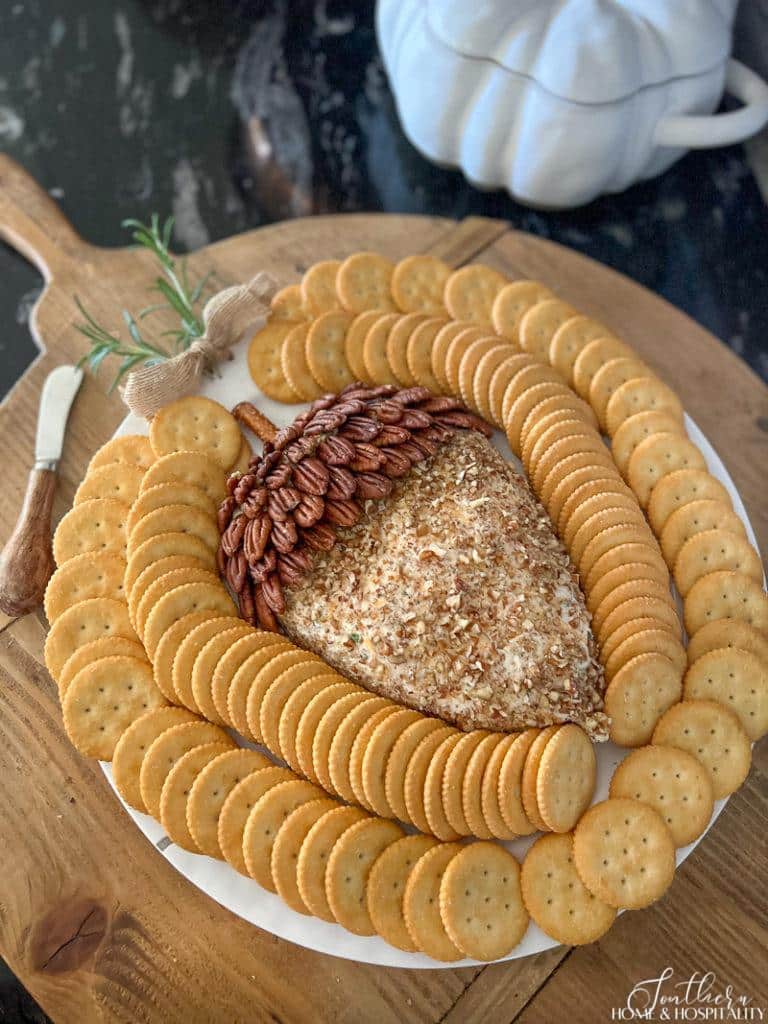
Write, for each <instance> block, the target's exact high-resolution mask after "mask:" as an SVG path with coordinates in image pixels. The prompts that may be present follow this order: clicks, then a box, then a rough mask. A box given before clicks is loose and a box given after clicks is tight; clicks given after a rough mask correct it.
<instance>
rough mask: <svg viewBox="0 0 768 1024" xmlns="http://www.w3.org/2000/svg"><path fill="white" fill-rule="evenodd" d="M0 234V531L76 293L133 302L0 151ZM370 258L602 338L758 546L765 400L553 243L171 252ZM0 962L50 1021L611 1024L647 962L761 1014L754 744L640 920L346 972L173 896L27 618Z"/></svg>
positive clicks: (63, 346)
mask: <svg viewBox="0 0 768 1024" xmlns="http://www.w3.org/2000/svg"><path fill="white" fill-rule="evenodd" d="M0 234H2V235H3V237H5V238H6V239H7V240H9V241H11V242H12V243H13V244H15V245H16V246H17V247H18V248H20V249H21V250H22V251H24V252H25V253H26V254H27V255H28V256H29V257H30V258H32V259H33V260H34V261H35V262H36V263H37V264H38V265H39V266H40V267H41V269H42V270H43V271H44V273H45V275H46V278H47V281H48V284H47V288H46V291H45V293H44V295H43V298H42V300H41V302H40V304H39V305H38V307H37V308H36V310H35V315H34V318H33V329H34V330H35V332H36V334H37V335H38V338H39V340H40V341H41V343H42V344H43V345H44V346H45V349H46V351H45V353H44V354H43V355H42V356H41V357H40V359H39V360H38V361H37V362H36V363H35V364H34V365H33V366H32V367H31V368H30V370H29V371H28V373H27V374H26V375H25V376H24V378H23V379H22V380H21V381H20V382H19V384H18V385H17V386H16V388H15V389H14V391H13V392H12V394H11V395H10V397H9V398H8V399H7V400H6V402H5V403H4V404H3V406H2V407H0V436H1V437H2V439H3V501H2V505H1V506H0V540H2V541H4V540H5V539H6V538H7V536H8V534H9V533H10V530H11V527H12V525H13V521H14V519H15V516H16V512H17V509H18V505H19V502H20V500H21V497H22V494H23V488H24V484H25V480H26V474H27V470H28V467H29V465H30V463H31V460H32V450H33V444H34V429H35V420H36V413H37V402H38V396H39V391H40V386H41V383H42V380H43V378H44V376H45V374H46V373H47V372H48V371H49V370H50V369H51V367H52V366H54V365H56V364H57V363H60V362H63V361H73V360H75V359H77V358H78V357H79V356H80V355H81V354H82V353H83V350H84V339H83V338H82V336H81V335H79V334H78V333H77V332H76V331H75V330H73V327H72V324H73V322H74V321H75V320H76V319H77V314H76V310H75V306H74V303H73V295H74V294H78V295H79V296H80V297H81V298H82V299H83V300H84V301H85V302H86V305H87V306H88V308H89V309H90V310H91V311H92V312H93V313H95V314H96V316H97V317H98V318H99V319H100V320H102V321H104V322H107V323H111V324H114V325H115V326H117V325H118V324H119V322H120V320H119V311H120V309H121V308H122V307H124V306H126V307H127V308H129V309H132V310H137V309H139V308H141V307H142V306H143V305H145V304H146V292H147V288H148V287H149V284H150V279H151V277H152V276H153V268H152V266H151V264H150V263H149V262H148V260H147V259H146V258H145V256H144V255H143V254H137V253H135V252H128V251H127V250H120V251H105V250H99V249H95V248H93V247H91V246H89V245H87V244H86V243H85V242H83V241H82V240H81V239H80V238H78V237H77V235H76V234H75V233H74V232H73V231H72V229H71V228H70V227H69V225H67V224H66V223H65V222H64V221H63V219H62V217H61V215H60V213H59V211H58V210H57V208H56V207H55V206H54V204H53V203H52V202H51V200H50V199H49V198H48V197H47V196H46V195H45V194H44V193H42V192H41V191H40V190H38V189H37V188H36V186H34V183H32V182H31V181H30V180H29V179H28V178H27V177H26V176H25V175H24V174H23V172H21V171H20V169H19V168H17V167H16V166H15V165H13V164H11V163H10V162H9V161H7V160H5V159H4V158H0ZM361 248H375V249H378V250H379V251H381V252H383V253H385V254H386V255H388V256H390V257H392V258H399V257H402V256H404V255H406V254H408V253H411V252H416V251H422V250H423V251H430V252H433V253H435V254H436V255H439V256H442V257H443V258H444V259H447V260H448V261H449V262H451V263H452V264H455V265H459V264H462V263H465V262H470V261H473V260H480V261H482V262H485V263H488V264H490V265H491V266H494V267H497V268H498V269H499V270H501V271H503V272H505V273H507V274H509V275H510V276H511V277H520V276H525V277H536V278H539V279H541V280H543V281H545V282H546V283H547V284H549V285H550V286H551V287H553V288H554V289H556V290H557V292H558V293H559V294H560V295H562V296H563V297H564V298H565V299H567V300H569V301H570V302H572V303H573V304H574V305H575V306H576V307H578V308H579V309H581V310H583V311H584V312H586V313H588V314H591V315H593V316H596V317H598V318H600V319H602V320H604V321H606V323H608V324H609V325H610V326H611V327H612V328H613V329H614V330H615V331H616V332H617V333H618V334H620V335H621V336H622V337H625V338H626V340H627V341H629V342H630V343H631V344H633V345H634V346H636V348H637V349H638V350H639V351H640V352H641V353H642V354H643V356H644V357H645V358H647V359H648V360H649V361H650V362H651V363H652V364H653V365H654V366H655V367H656V368H657V369H658V370H659V372H660V373H661V374H662V376H663V377H664V378H665V379H666V380H668V381H669V383H670V384H672V385H673V386H674V387H675V388H676V389H677V390H678V392H679V393H680V395H681V396H682V399H683V401H684V403H685V407H686V409H687V410H688V412H689V413H690V414H691V415H692V416H693V417H694V419H695V420H696V421H697V422H698V424H699V425H700V426H701V428H702V429H703V430H704V432H705V433H706V435H707V436H708V437H709V439H710V440H711V441H712V443H713V444H714V445H715V447H716V448H717V450H718V452H719V453H720V455H721V456H722V457H723V459H724V461H725V463H726V465H727V466H728V469H729V470H730V472H731V474H732V475H733V478H734V480H735V482H736V485H737V487H738V488H739V491H740V492H741V495H742V497H743V498H744V501H745V504H746V506H747V509H748V512H749V515H750V517H751V520H752V523H753V525H754V527H755V530H756V532H757V535H758V540H759V542H760V545H761V547H762V550H763V551H765V550H766V543H768V508H767V507H766V505H767V504H768V503H767V502H766V498H768V489H767V488H766V483H765V479H766V467H768V391H767V390H766V388H765V387H764V385H763V384H762V383H761V382H760V381H759V380H758V379H757V377H755V376H754V375H753V374H752V373H751V371H750V370H749V369H747V367H746V366H745V365H744V364H743V363H742V362H741V361H740V360H739V359H738V358H737V357H736V356H735V355H734V354H733V353H732V352H730V351H729V350H728V349H727V348H726V347H725V346H724V345H722V344H721V343H720V342H719V341H717V340H716V339H715V338H713V337H712V336H711V335H710V334H708V333H707V332H706V331H704V330H703V329H702V328H700V327H699V326H697V325H696V324H695V323H694V322H693V321H692V320H690V319H689V318H688V317H686V316H684V315H683V314H682V313H680V312H678V311H677V310H676V309H674V308H673V307H671V306H670V305H668V304H667V303H666V302H664V301H662V300H661V299H659V298H657V297H655V296H653V295H651V294H650V293H649V292H647V291H646V290H644V289H643V288H641V287H639V286H638V285H636V284H633V283H632V282H630V281H629V280H627V279H626V278H624V277H622V276H620V275H618V274H616V273H614V272H613V271H611V270H608V269H606V268H605V267H603V266H600V265H598V264H597V263H594V262H592V261H591V260H589V259H586V258H585V257H583V256H579V255H577V254H575V253H573V252H571V251H569V250H566V249H563V248H561V247H559V246H556V245H553V244H552V243H549V242H547V241H544V240H542V239H539V238H533V237H531V236H528V235H523V234H521V233H518V232H515V231H512V230H510V228H509V226H508V225H507V224H505V223H502V222H500V221H488V220H477V219H475V220H469V221H464V222H462V223H461V224H459V225H456V224H454V223H453V222H449V221H446V220H441V219H436V218H426V217H401V216H386V215H371V216H368V215H355V216H346V217H318V218H314V219H311V220H297V221H292V222H289V223H286V224H279V225H275V226H272V227H268V228H262V229H260V230H257V231H252V232H248V233H247V234H244V235H240V236H238V237H237V238H233V239H229V240H227V241H224V242H220V243H217V244H215V245H212V246H209V247H208V248H207V249H205V250H202V251H200V252H198V253H195V254H194V255H192V256H191V257H190V267H191V270H192V271H193V272H196V273H199V272H204V271H207V270H213V271H214V273H215V275H216V278H217V279H218V280H219V281H220V282H221V283H222V284H226V283H231V282H233V281H237V280H242V279H244V278H245V277H247V276H248V275H250V274H251V273H253V272H254V270H256V269H257V268H260V267H268V268H269V269H270V270H271V271H272V272H273V273H275V274H276V275H277V276H278V277H281V278H284V279H285V280H286V281H289V280H296V279H297V278H298V276H299V275H300V273H301V272H302V271H303V269H304V268H305V267H306V266H307V265H308V264H310V263H312V262H313V261H315V260H317V259H320V258H327V257H343V256H345V255H346V254H347V253H349V252H351V251H354V250H356V249H361ZM123 412H124V410H123V408H122V406H121V404H120V401H119V398H118V397H117V396H115V395H113V396H111V397H109V396H107V394H106V384H105V383H104V382H102V381H99V380H94V379H92V378H90V379H88V380H86V382H85V383H84V385H83V389H82V392H81V395H80V396H79V398H78V401H77V403H76V405H75V408H74V411H73V415H72V418H71V421H70V429H69V431H68V435H67V443H66V450H65V454H64V459H63V463H62V469H61V485H60V488H59V493H58V496H57V500H56V514H57V517H58V516H60V515H61V514H62V513H63V512H64V511H65V510H66V509H67V508H68V507H69V505H70V502H71V499H72V495H73V491H74V488H75V486H76V484H77V482H78V481H79V479H80V478H81V476H82V474H83V471H84V468H85V465H86V462H87V460H88V458H89V456H90V455H91V453H92V452H93V450H94V449H95V448H96V447H97V446H98V445H99V444H101V443H102V442H103V441H104V440H106V439H107V438H108V437H109V435H110V434H111V433H112V431H113V430H114V428H115V427H116V426H117V424H118V423H119V421H120V419H121V418H122V416H123ZM0 630H1V634H0V734H1V736H2V741H1V742H0V851H2V853H1V855H0V865H2V870H0V952H1V953H2V955H3V957H5V959H6V960H7V961H8V963H9V965H10V966H11V968H12V969H13V970H14V971H15V972H16V973H17V974H18V976H19V977H20V978H21V980H22V981H23V982H24V984H25V985H26V986H27V987H28V988H29V990H30V991H31V992H32V994H33V995H34V996H35V998H36V999H37V1000H39V1002H40V1003H41V1005H42V1006H43V1008H44V1009H45V1010H46V1011H47V1012H48V1013H49V1014H50V1015H51V1016H52V1017H53V1018H54V1020H56V1021H57V1022H64V1021H72V1022H75V1024H83V1022H88V1021H91V1020H95V1019H101V1018H102V1017H103V1018H104V1019H107V1020H109V1021H113V1020H115V1021H118V1020H119V1021H130V1022H135V1021H159V1022H163V1024H167V1022H175V1021H179V1022H184V1024H187V1022H190V1021H192V1022H196V1021H208V1020H210V1021H221V1022H224V1021H226V1022H232V1021H260V1020H273V1021H302V1022H303V1021H312V1022H313V1024H321V1022H323V1021H329V1022H331V1021H332V1022H334V1024H339V1022H358V1021H360V1022H368V1021H371V1022H376V1024H385V1022H389V1021H391V1022H393V1024H394V1022H403V1021H425V1022H426V1021H430V1022H437V1021H441V1022H462V1024H464V1022H471V1021H488V1022H497V1021H512V1020H516V1021H520V1022H525V1024H529V1022H550V1021H559V1020H565V1019H567V1020H569V1021H571V1022H574V1024H578V1022H585V1024H586V1022H590V1024H591V1022H600V1021H609V1020H611V1009H612V1008H614V1007H620V1006H623V1005H624V1004H625V1002H626V999H627V995H628V993H629V992H630V990H631V989H632V987H633V986H634V985H635V983H637V982H638V981H640V980H642V979H646V978H653V977H657V976H658V975H659V974H660V973H661V971H662V970H663V969H664V968H665V967H666V966H670V967H672V968H673V969H674V972H675V978H674V979H673V981H675V980H679V979H681V978H686V979H687V978H688V977H689V976H690V975H691V974H692V973H693V972H694V971H713V972H715V973H716V975H717V978H718V987H723V986H725V985H728V984H730V985H732V986H733V988H734V991H735V992H737V993H746V994H747V995H749V996H751V997H752V999H753V1005H758V1006H760V1007H766V1005H768V980H767V979H768V972H766V969H765V967H766V948H768V915H767V913H766V911H767V909H768V885H766V869H767V868H768V851H767V850H766V839H765V837H766V834H768V799H767V793H766V775H767V774H768V744H766V743H763V744H762V745H761V746H759V747H757V748H756V749H755V756H754V764H753V768H752V772H751V774H750V777H749V779H748V781H747V783H746V784H745V785H744V786H743V787H742V788H741V789H740V790H739V792H738V793H736V795H735V796H734V797H733V798H732V799H731V800H730V802H729V804H728V806H727V808H726V809H725V811H724V812H723V814H722V815H721V817H720V818H719V819H718V821H717V823H716V824H715V826H714V827H713V828H712V830H711V831H710V833H709V834H708V835H707V837H706V839H705V840H704V842H702V844H701V845H700V846H699V847H698V849H697V850H696V851H695V852H694V853H693V855H692V856H691V857H690V858H689V859H688V860H687V861H686V863H685V865H684V866H683V868H682V869H681V870H680V871H679V872H678V873H677V876H676V878H675V881H674V883H673V885H672V887H671V889H670V891H669V892H668V893H667V895H666V896H665V897H664V899H662V900H661V901H660V902H659V903H658V904H656V905H655V906H653V907H651V908H649V909H647V910H645V911H641V912H635V913H627V914H625V915H623V916H622V917H621V918H620V919H619V920H618V921H617V922H616V924H615V925H614V927H613V928H612V929H611V931H610V932H609V933H608V934H607V935H606V936H605V937H604V938H603V939H602V940H601V941H600V942H598V943H595V944H594V945H592V946H587V947H585V948H581V949H568V948H563V947H559V948H557V949H554V950H551V951H549V952H547V953H543V954H540V955H538V956H534V957H530V958H528V959H525V960H517V961H514V962H511V963H504V964H498V965H494V966H488V967H482V968H464V969H458V970H457V969H453V970H451V969H449V970H435V971H408V970H390V969H383V968H375V967H368V966H362V965H358V964H354V963H349V962H347V961H343V960H339V959H335V958H332V957H328V956H322V955H319V954H317V953H312V952H308V951H306V950H304V949H301V948H299V947H297V946H294V945H291V944H289V943H287V942H284V941H282V940H280V939H277V938H274V937H273V936H272V935H269V934H267V933H266V932H262V931H259V930H257V929H256V928H253V927H252V926H250V925H248V924H246V923H245V922H244V921H242V920H240V919H238V918H237V917H235V916H233V915H232V914H231V913H229V912H228V911H226V910H223V909H222V908H221V907H219V906H218V905H217V904H216V903H214V902H213V901H212V900H210V899H209V898H207V897H206V896H204V895H203V894H202V893H200V892H199V891H197V890H196V889H194V888H193V887H192V886H191V885H190V884H188V883H187V882H186V881H185V880H184V879H183V878H182V877H181V876H180V875H179V874H177V873H176V872H175V871H174V870H173V868H172V867H171V866H170V865H169V864H168V863H167V862H166V861H165V860H164V859H163V858H162V857H160V856H158V854H157V853H156V851H155V850H154V849H152V847H151V846H150V845H149V844H148V843H147V842H146V841H145V839H144V837H143V836H142V835H141V834H140V833H139V832H138V830H137V829H135V828H134V827H133V825H132V824H131V823H130V821H129V820H128V818H127V816H126V815H125V814H124V813H123V810H122V808H121V806H120V805H119V803H118V802H117V800H116V799H115V797H114V796H113V794H112V792H111V791H110V789H109V787H108V786H107V784H106V782H105V780H104V777H103V776H102V773H101V771H100V770H99V768H98V765H96V764H95V763H94V762H92V761H86V760H84V759H83V758H81V757H80V756H78V755H77V754H76V753H75V751H74V750H73V748H72V747H71V746H70V744H69V742H68V741H67V739H66V737H65V735H64V732H63V730H62V725H61V715H60V709H59V704H58V700H57V695H56V688H55V686H54V684H53V682H52V681H51V679H50V678H49V676H48V674H47V673H46V671H45V669H44V667H43V665H42V647H43V641H44V637H45V630H46V623H45V620H44V617H43V615H42V612H40V613H38V614H33V615H28V616H26V617H25V618H23V619H19V620H16V621H12V622H5V623H0Z"/></svg>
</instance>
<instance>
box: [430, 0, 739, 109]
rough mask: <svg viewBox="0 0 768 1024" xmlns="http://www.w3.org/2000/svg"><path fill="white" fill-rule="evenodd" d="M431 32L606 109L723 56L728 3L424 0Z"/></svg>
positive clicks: (472, 55)
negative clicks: (639, 90) (643, 89)
mask: <svg viewBox="0 0 768 1024" xmlns="http://www.w3.org/2000/svg"><path fill="white" fill-rule="evenodd" d="M428 3H429V6H428V13H427V17H428V21H429V26H430V28H431V30H432V31H433V32H434V34H435V35H436V36H437V38H438V39H439V40H440V41H441V42H442V43H443V44H444V45H445V46H447V47H449V48H450V49H452V50H455V51H456V52H457V53H459V54H461V55H462V56H464V57H467V58H474V59H480V60H487V61H493V62H494V63H496V64H498V65H500V66H501V67H503V68H505V69H506V70H508V71H512V72H515V73H517V74H520V75H525V76H526V77H528V78H531V79H533V80H535V81H536V82H538V83H539V84H540V85H542V86H543V87H544V88H545V89H547V90H548V91H549V92H551V93H554V94H555V95H557V96H560V97H562V98H563V99H567V100H571V101H573V102H576V103H608V102H612V101H614V100H619V99H622V98H623V97H625V96H628V95H631V94H632V93H634V92H637V90H638V89H641V88H643V87H646V86H649V85H657V84H660V83H662V82H667V81H669V80H670V79H675V78H680V77H683V76H689V75H696V74H700V73H701V72H704V71H706V70H708V69H710V68H714V67H716V66H717V65H718V64H719V63H720V62H722V61H723V60H725V59H726V58H727V57H728V53H729V50H730V42H731V37H730V32H731V22H732V20H733V13H734V7H735V3H734V2H733V0H674V3H670V2H669V0H472V3H467V2H466V0H428Z"/></svg>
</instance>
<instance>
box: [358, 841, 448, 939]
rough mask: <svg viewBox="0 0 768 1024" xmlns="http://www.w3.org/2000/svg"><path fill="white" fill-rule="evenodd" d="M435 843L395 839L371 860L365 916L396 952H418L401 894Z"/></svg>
mask: <svg viewBox="0 0 768 1024" xmlns="http://www.w3.org/2000/svg"><path fill="white" fill-rule="evenodd" d="M436 843H437V840H436V839H434V838H433V837H432V836H418V835H416V836H403V838H402V839H396V840H395V842H394V843H392V844H391V845H389V846H388V847H387V848H386V849H385V850H384V851H383V853H381V854H380V855H379V857H378V858H377V859H376V860H375V861H374V863H373V867H372V868H371V871H370V874H369V875H368V884H367V886H366V898H367V905H368V914H369V915H370V918H371V922H372V924H373V927H374V930H375V931H376V934H377V935H380V936H381V938H382V939H384V940H385V941H386V942H388V943H389V944H390V945H391V946H394V947H395V948H396V949H403V950H405V951H406V952H408V953H416V952H418V950H417V947H416V945H415V943H414V941H413V939H412V938H411V936H410V935H409V934H408V929H407V928H406V926H405V917H404V915H403V893H404V892H405V886H406V884H407V882H408V878H409V876H410V873H411V871H412V870H413V868H414V867H415V866H416V863H417V862H418V860H419V859H420V858H421V857H422V856H423V855H424V854H425V853H426V852H427V850H431V849H432V847H433V846H435V845H436Z"/></svg>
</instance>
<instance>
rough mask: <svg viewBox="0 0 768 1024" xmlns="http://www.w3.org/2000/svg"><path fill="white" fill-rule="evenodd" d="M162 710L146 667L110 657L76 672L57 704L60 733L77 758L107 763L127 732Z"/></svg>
mask: <svg viewBox="0 0 768 1024" xmlns="http://www.w3.org/2000/svg"><path fill="white" fill-rule="evenodd" d="M164 704H165V697H163V695H162V693H161V692H160V691H159V690H158V688H157V687H156V686H155V682H154V680H153V678H152V669H151V668H150V666H149V665H148V664H147V662H146V661H141V660H140V659H139V658H131V657H128V656H126V655H120V654H118V655H112V656H110V657H108V658H100V659H99V660H98V661H93V662H91V664H90V665H86V666H85V667H84V668H82V669H80V671H79V672H78V673H77V675H76V676H75V677H74V679H73V680H72V682H71V683H70V684H69V686H68V687H67V692H66V693H65V695H64V698H63V700H62V711H63V714H64V728H65V730H66V733H67V736H69V738H70V740H71V741H72V743H73V745H74V746H75V747H76V748H77V750H79V751H80V753H81V754H84V755H85V756H86V757H98V758H99V760H101V761H111V760H112V755H113V753H114V750H115V745H116V744H117V741H118V740H119V739H120V737H121V736H122V734H123V733H124V732H125V730H126V729H127V728H128V726H129V725H130V724H131V723H132V722H133V721H134V720H135V719H136V718H138V717H139V715H142V714H144V712H145V711H150V710H151V709H152V708H158V707H161V706H162V705H164Z"/></svg>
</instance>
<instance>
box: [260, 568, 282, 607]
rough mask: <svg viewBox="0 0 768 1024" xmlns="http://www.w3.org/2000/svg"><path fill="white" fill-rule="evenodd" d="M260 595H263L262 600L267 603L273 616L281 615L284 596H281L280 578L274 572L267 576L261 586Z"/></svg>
mask: <svg viewBox="0 0 768 1024" xmlns="http://www.w3.org/2000/svg"><path fill="white" fill-rule="evenodd" d="M261 593H262V594H263V595H264V600H265V601H266V602H267V604H268V605H269V607H270V608H271V609H272V611H273V612H274V613H275V615H281V614H282V613H283V612H284V611H285V595H284V594H283V585H282V583H281V582H280V577H279V576H278V575H277V573H276V572H273V573H270V575H269V576H267V578H266V579H265V580H264V582H263V583H262V584H261Z"/></svg>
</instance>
